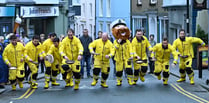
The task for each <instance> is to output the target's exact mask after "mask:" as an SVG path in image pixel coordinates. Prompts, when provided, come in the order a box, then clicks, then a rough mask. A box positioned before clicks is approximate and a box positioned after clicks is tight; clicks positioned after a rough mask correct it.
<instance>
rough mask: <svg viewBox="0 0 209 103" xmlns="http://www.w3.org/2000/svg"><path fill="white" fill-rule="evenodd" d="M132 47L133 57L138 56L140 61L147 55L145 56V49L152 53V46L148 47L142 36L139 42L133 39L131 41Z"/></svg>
mask: <svg viewBox="0 0 209 103" xmlns="http://www.w3.org/2000/svg"><path fill="white" fill-rule="evenodd" d="M132 47H133V55H134V57H136V56H139V57H140V58H141V59H142V60H146V59H147V54H146V49H147V48H148V49H149V51H152V46H151V45H150V43H149V41H148V40H147V38H146V37H145V36H143V39H142V41H141V42H139V41H138V40H137V38H136V37H135V38H134V39H133V41H132Z"/></svg>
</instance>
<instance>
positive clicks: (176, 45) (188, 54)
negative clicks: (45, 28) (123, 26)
mask: <svg viewBox="0 0 209 103" xmlns="http://www.w3.org/2000/svg"><path fill="white" fill-rule="evenodd" d="M10 41H11V42H10V44H9V45H8V46H7V47H6V48H5V50H4V52H3V59H4V61H5V63H6V64H7V65H8V66H9V68H10V69H9V80H10V82H11V86H12V90H16V85H17V84H19V87H20V88H23V80H24V76H25V73H24V63H27V65H28V67H29V68H30V70H31V77H30V85H31V88H34V89H36V88H37V86H38V83H37V82H36V81H37V76H38V58H40V59H41V60H43V59H45V66H46V72H45V86H44V88H45V89H48V88H49V82H50V78H51V79H52V80H51V84H52V85H53V86H58V85H60V84H59V83H57V82H56V76H57V75H58V74H59V73H62V76H63V79H64V80H65V82H66V85H65V86H66V87H69V86H71V87H72V86H74V89H75V90H78V89H79V83H80V79H81V74H80V61H81V59H82V54H83V46H82V44H81V42H80V40H79V39H78V38H77V37H75V36H74V31H73V30H72V29H68V30H67V36H66V37H65V38H64V39H63V40H62V41H61V42H60V40H59V38H56V34H55V33H52V34H50V35H49V38H48V39H47V40H46V41H44V43H43V44H41V43H40V42H39V36H34V37H33V38H32V41H30V42H29V43H27V44H26V46H25V47H24V46H23V45H22V44H21V43H19V42H17V38H16V36H15V35H13V36H11V37H10ZM192 43H199V44H201V45H202V46H204V45H205V43H204V42H203V41H202V40H201V39H199V38H196V37H186V36H185V31H184V30H183V29H182V30H180V32H179V38H177V39H176V40H175V41H174V42H173V45H171V44H169V43H168V39H167V38H164V39H163V41H162V43H158V44H156V45H155V46H154V47H151V45H150V43H149V41H148V39H147V38H146V37H145V36H143V31H142V30H140V29H137V30H136V34H135V37H134V38H133V40H132V42H130V41H129V40H122V39H116V40H115V41H114V43H112V42H111V41H110V40H109V39H108V34H107V33H103V34H102V37H101V38H100V39H97V40H94V41H93V42H92V43H90V44H89V50H90V53H91V54H92V55H94V68H93V81H92V83H91V85H92V86H95V85H96V84H97V82H98V80H99V75H100V72H101V86H102V87H104V88H108V85H107V83H106V80H107V79H108V76H109V72H110V58H112V57H113V56H114V60H115V61H116V63H115V65H116V77H117V80H116V85H117V86H121V85H122V75H123V71H125V73H126V74H127V81H128V83H129V85H136V84H137V81H138V79H140V80H141V81H142V82H144V81H145V78H144V76H145V75H146V72H147V69H148V61H147V55H146V50H147V49H148V50H149V51H152V54H151V57H152V60H153V61H155V69H154V74H155V75H156V76H157V78H158V79H159V80H161V73H162V76H163V79H162V80H163V84H164V85H167V84H168V77H169V60H170V54H171V53H172V54H173V57H174V61H173V65H176V64H177V61H178V57H179V58H180V63H179V68H180V69H179V72H180V76H181V78H180V79H179V80H177V82H183V81H185V80H186V79H185V77H186V73H187V74H188V76H189V79H190V84H194V72H193V70H192V67H191V65H192V57H193V48H192ZM48 55H53V57H54V61H53V62H52V63H51V62H49V61H48V60H47V58H46V57H47V56H48ZM69 61H70V63H69ZM132 64H133V66H134V69H132Z"/></svg>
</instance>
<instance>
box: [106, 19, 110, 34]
mask: <svg viewBox="0 0 209 103" xmlns="http://www.w3.org/2000/svg"><path fill="white" fill-rule="evenodd" d="M106 31H107V33H108V34H110V23H109V22H108V23H107V28H106Z"/></svg>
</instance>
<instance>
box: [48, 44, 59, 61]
mask: <svg viewBox="0 0 209 103" xmlns="http://www.w3.org/2000/svg"><path fill="white" fill-rule="evenodd" d="M47 54H51V55H53V57H54V63H61V62H62V58H61V55H60V54H59V47H55V46H54V45H52V46H51V47H50V49H49V52H48V53H47Z"/></svg>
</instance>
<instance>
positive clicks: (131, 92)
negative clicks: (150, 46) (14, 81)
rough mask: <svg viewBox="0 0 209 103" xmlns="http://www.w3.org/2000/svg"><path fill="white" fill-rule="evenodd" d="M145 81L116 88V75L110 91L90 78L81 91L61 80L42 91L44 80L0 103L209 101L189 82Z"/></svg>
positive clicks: (204, 92) (208, 95)
mask: <svg viewBox="0 0 209 103" xmlns="http://www.w3.org/2000/svg"><path fill="white" fill-rule="evenodd" d="M145 79H146V80H145V82H141V81H138V83H137V85H135V86H129V85H128V83H127V80H126V78H124V80H123V84H122V86H121V87H117V86H116V80H115V79H114V78H113V76H110V78H109V79H108V81H107V84H108V85H109V88H102V87H101V86H100V82H98V84H97V85H96V86H94V87H92V86H91V81H92V79H91V78H84V79H82V81H81V83H80V89H79V90H78V91H74V90H73V88H70V87H69V88H65V87H64V86H65V82H64V81H58V82H59V83H61V85H60V86H57V87H50V88H49V89H48V90H45V89H43V87H44V79H41V80H39V81H38V82H39V87H38V89H36V90H35V89H34V90H33V89H29V85H28V84H24V88H23V89H19V88H17V91H11V87H10V86H8V87H7V91H6V92H4V93H3V94H1V95H0V103H200V102H201V103H206V102H209V93H208V91H207V90H205V89H204V88H202V87H201V86H199V85H198V84H195V85H190V84H189V83H188V82H184V83H176V80H177V79H178V78H176V77H174V76H170V78H169V85H167V86H164V85H163V84H162V81H160V80H157V78H156V77H155V76H153V75H150V74H148V75H146V77H145Z"/></svg>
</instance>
